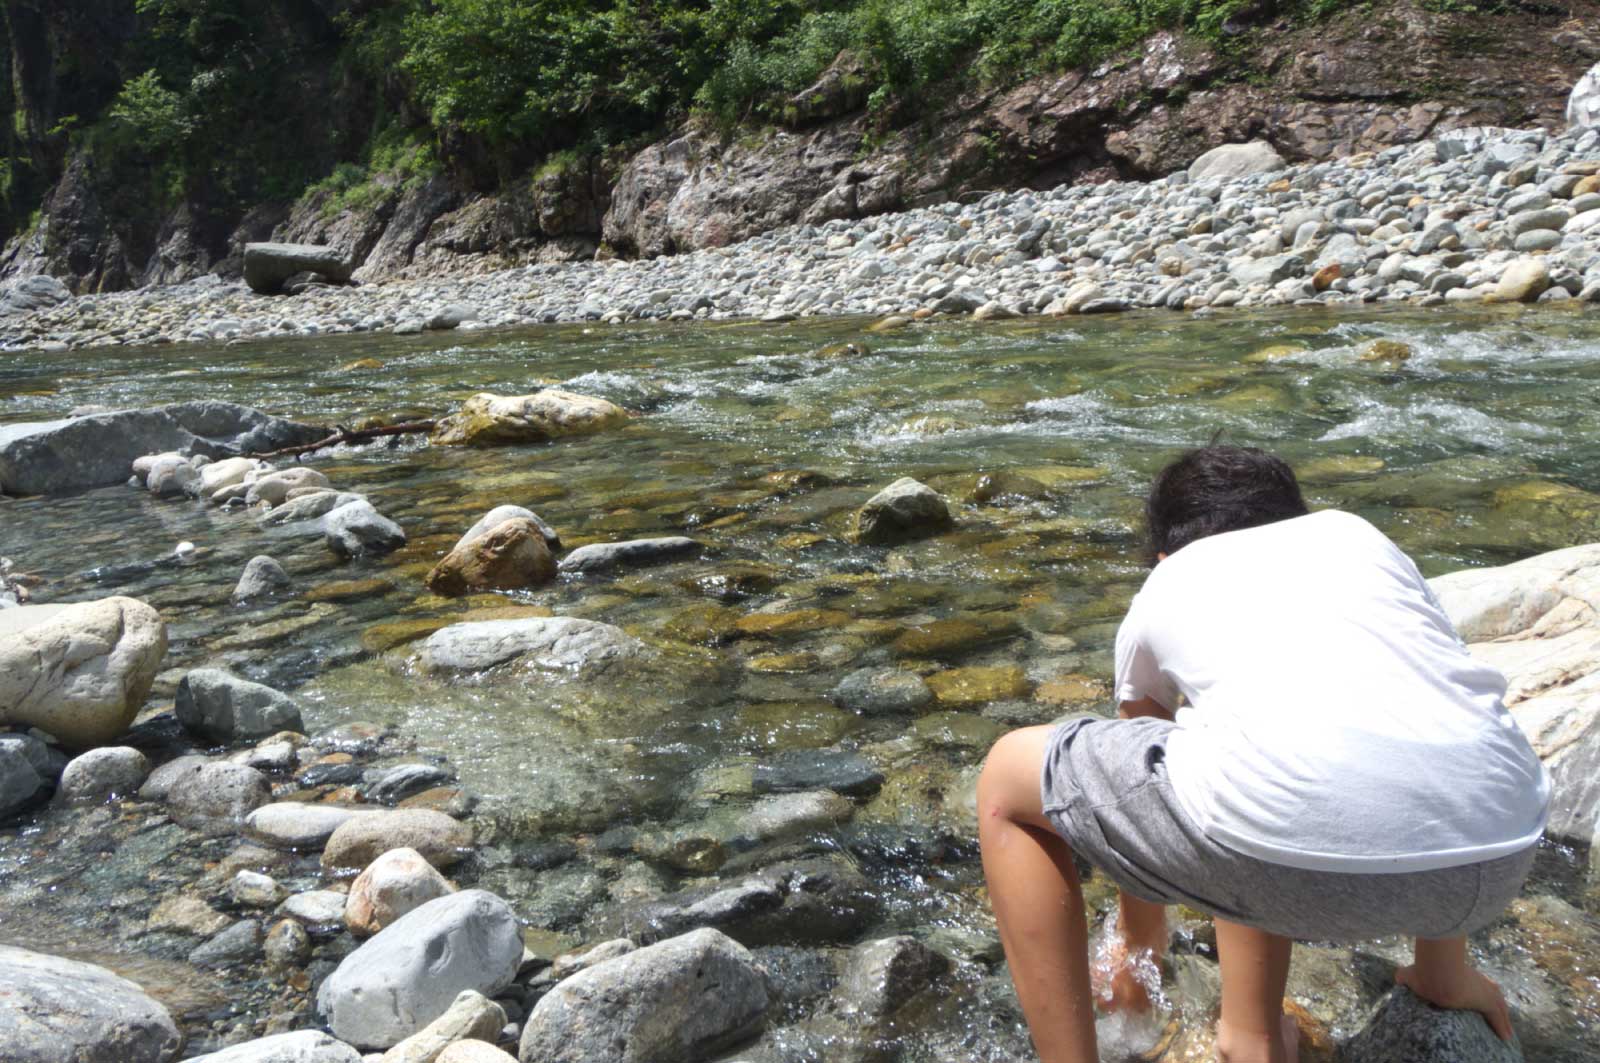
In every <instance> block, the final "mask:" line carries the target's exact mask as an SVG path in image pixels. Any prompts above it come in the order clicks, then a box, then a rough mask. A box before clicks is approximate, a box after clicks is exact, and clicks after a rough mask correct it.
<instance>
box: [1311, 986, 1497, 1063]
mask: <svg viewBox="0 0 1600 1063" xmlns="http://www.w3.org/2000/svg"><path fill="white" fill-rule="evenodd" d="M1340 1058H1342V1059H1347V1060H1351V1061H1356V1060H1359V1061H1360V1063H1418V1061H1419V1060H1441V1061H1442V1060H1449V1061H1450V1063H1521V1061H1522V1046H1521V1044H1520V1043H1519V1042H1517V1041H1516V1040H1515V1039H1513V1040H1512V1041H1511V1042H1510V1043H1509V1044H1507V1043H1506V1042H1505V1041H1502V1040H1500V1038H1499V1037H1498V1036H1496V1034H1495V1032H1494V1031H1493V1030H1491V1029H1489V1024H1488V1023H1487V1022H1485V1021H1484V1018H1483V1016H1482V1015H1479V1014H1478V1013H1477V1012H1475V1011H1446V1010H1444V1009H1442V1008H1436V1007H1434V1006H1433V1005H1432V1004H1429V1003H1427V1002H1425V1001H1423V1000H1422V999H1421V998H1419V997H1417V996H1416V994H1414V993H1412V992H1411V990H1409V989H1404V988H1396V989H1395V990H1393V991H1392V992H1391V993H1390V994H1389V995H1388V996H1387V997H1386V998H1384V1000H1383V1002H1382V1003H1381V1004H1379V1005H1378V1009H1377V1011H1375V1012H1374V1013H1373V1015H1372V1018H1371V1019H1369V1020H1367V1025H1366V1026H1364V1027H1362V1029H1361V1032H1360V1033H1358V1034H1356V1035H1355V1036H1354V1037H1352V1038H1351V1039H1350V1040H1349V1041H1347V1042H1346V1043H1345V1045H1344V1050H1343V1052H1342V1053H1341V1054H1340Z"/></svg>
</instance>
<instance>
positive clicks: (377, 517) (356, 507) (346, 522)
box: [322, 499, 406, 557]
mask: <svg viewBox="0 0 1600 1063" xmlns="http://www.w3.org/2000/svg"><path fill="white" fill-rule="evenodd" d="M322 534H323V535H324V536H325V537H326V538H327V540H328V545H329V546H330V547H331V548H332V549H333V552H334V553H336V554H338V555H339V556H340V557H368V556H372V555H376V554H387V553H389V552H390V551H392V550H398V549H399V548H400V547H402V546H404V545H405V544H406V533H405V532H404V531H403V530H401V528H400V525H398V524H396V523H395V522H394V521H392V520H390V519H389V518H388V517H385V516H384V515H383V514H382V513H379V512H378V511H377V510H376V509H374V508H373V506H372V503H371V502H368V501H365V500H364V499H363V500H358V501H355V502H346V503H345V504H344V505H342V506H340V507H339V508H337V509H334V510H330V511H329V512H328V514H327V515H326V516H325V517H323V518H322Z"/></svg>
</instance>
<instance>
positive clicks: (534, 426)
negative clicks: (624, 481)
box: [430, 388, 628, 447]
mask: <svg viewBox="0 0 1600 1063" xmlns="http://www.w3.org/2000/svg"><path fill="white" fill-rule="evenodd" d="M627 420H628V412H627V411H626V410H624V409H623V408H622V407H620V406H618V405H617V404H616V403H613V402H608V401H606V400H605V399H597V398H593V397H592V396H589V395H575V394H573V393H572V392H570V391H560V390H557V389H556V388H546V389H545V390H543V391H538V392H534V393H533V394H532V395H491V394H489V393H488V392H480V393H479V394H477V395H474V396H472V398H470V399H468V400H467V401H466V402H465V403H463V404H462V406H461V409H460V411H459V412H457V413H453V414H451V415H450V416H449V417H445V418H442V419H441V420H440V421H439V425H438V427H437V428H435V429H434V430H433V435H432V436H431V437H430V439H431V441H432V442H434V443H438V444H444V445H456V446H469V447H494V446H504V445H508V444H514V443H543V442H547V441H548V440H551V439H559V438H561V437H563V436H574V435H588V434H590V433H593V432H601V431H604V430H605V429H607V428H614V427H616V426H617V425H620V424H624V423H626V422H627Z"/></svg>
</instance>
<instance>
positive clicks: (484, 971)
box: [317, 890, 522, 1048]
mask: <svg viewBox="0 0 1600 1063" xmlns="http://www.w3.org/2000/svg"><path fill="white" fill-rule="evenodd" d="M521 963H522V930H521V928H520V926H519V925H518V923H517V917H516V914H515V913H514V912H512V910H511V907H510V905H508V904H506V902H505V901H503V900H501V899H500V898H499V897H496V896H495V895H494V894H492V893H488V892H486V891H484V890H465V891H463V892H461V893H453V894H451V895H450V896H448V897H440V898H439V899H438V900H434V901H429V902H428V903H427V904H424V905H423V906H422V907H420V908H417V909H415V910H413V911H412V912H410V913H408V914H406V915H404V916H401V917H400V918H399V919H398V920H396V921H395V922H394V923H391V924H390V925H389V926H387V927H385V928H384V929H383V930H382V931H380V932H379V933H378V934H377V936H376V937H373V938H371V939H369V940H368V941H367V942H366V943H365V944H363V945H362V946H361V947H360V948H358V949H356V950H355V951H354V952H352V953H351V954H350V955H348V956H346V957H345V958H344V961H343V962H342V963H340V964H339V967H338V969H337V970H335V971H334V972H333V973H332V974H331V975H329V976H328V977H327V979H326V980H325V981H324V982H323V983H322V987H321V989H319V990H318V992H317V1010H318V1011H320V1012H321V1013H322V1016H323V1018H325V1019H326V1020H327V1022H328V1026H329V1028H330V1029H332V1031H333V1033H334V1036H336V1037H338V1038H339V1039H341V1040H343V1041H348V1042H349V1043H351V1044H353V1045H356V1046H357V1047H359V1048H389V1047H391V1046H393V1045H395V1044H398V1043H399V1042H401V1041H403V1040H405V1039H406V1038H407V1037H410V1036H411V1035H412V1034H414V1033H416V1032H417V1031H419V1030H421V1029H423V1028H424V1027H425V1026H427V1025H428V1024H429V1023H431V1022H433V1021H434V1020H435V1019H437V1018H439V1016H441V1015H443V1014H444V1013H445V1012H446V1011H448V1010H449V1008H450V1006H451V1005H452V1004H453V1003H455V1000H456V998H457V997H458V996H459V995H460V994H461V993H462V992H463V991H465V990H468V989H471V990H475V991H477V992H479V993H482V994H483V995H484V996H490V997H492V996H494V995H495V994H496V993H498V992H500V990H502V989H504V988H505V987H506V986H508V985H510V984H511V980H512V979H513V978H514V977H516V973H517V968H518V966H519V965H520V964H521Z"/></svg>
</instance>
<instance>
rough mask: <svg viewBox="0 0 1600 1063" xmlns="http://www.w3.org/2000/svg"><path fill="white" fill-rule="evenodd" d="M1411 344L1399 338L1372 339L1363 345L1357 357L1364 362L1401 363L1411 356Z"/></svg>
mask: <svg viewBox="0 0 1600 1063" xmlns="http://www.w3.org/2000/svg"><path fill="white" fill-rule="evenodd" d="M1411 353H1412V351H1411V345H1410V344H1409V343H1401V342H1400V341H1399V340H1381V339H1380V340H1371V341H1369V342H1367V343H1364V344H1362V345H1361V349H1360V350H1358V351H1357V352H1356V357H1357V358H1358V359H1359V360H1361V361H1363V362H1381V363H1383V364H1385V365H1400V364H1401V363H1403V362H1406V361H1409V360H1410V358H1411Z"/></svg>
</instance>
